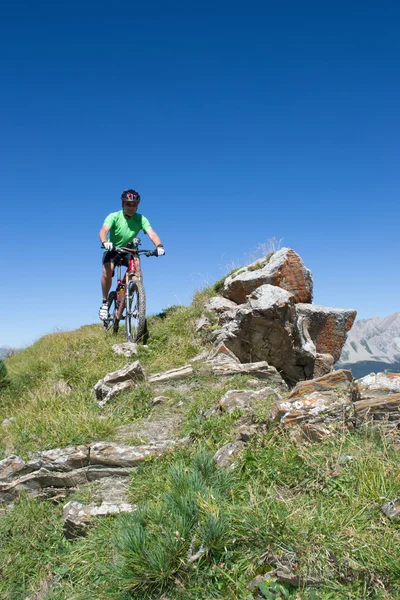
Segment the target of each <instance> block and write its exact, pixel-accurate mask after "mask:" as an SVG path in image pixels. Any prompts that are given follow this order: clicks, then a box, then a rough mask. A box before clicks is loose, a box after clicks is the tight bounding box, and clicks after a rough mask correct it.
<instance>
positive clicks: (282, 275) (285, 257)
mask: <svg viewBox="0 0 400 600" xmlns="http://www.w3.org/2000/svg"><path fill="white" fill-rule="evenodd" d="M266 283H267V284H271V285H274V286H277V287H280V288H282V289H284V290H286V291H288V292H290V293H291V294H293V298H294V301H295V302H311V301H312V294H313V282H312V274H311V271H310V270H309V269H307V268H306V267H305V266H304V264H303V261H302V260H301V258H300V256H299V255H298V254H296V252H294V250H291V249H290V248H281V250H278V251H277V252H274V254H272V256H270V257H269V258H268V259H267V258H265V259H260V260H258V261H256V262H254V263H253V264H251V265H249V266H247V267H245V268H244V269H240V271H239V272H238V273H234V274H233V275H231V276H230V277H227V278H226V279H225V282H224V288H223V295H224V296H225V297H226V298H228V299H229V300H232V301H233V302H236V303H243V302H245V301H246V297H247V296H248V295H249V294H251V293H252V292H253V291H254V290H255V289H256V288H258V287H260V286H262V285H264V284H266Z"/></svg>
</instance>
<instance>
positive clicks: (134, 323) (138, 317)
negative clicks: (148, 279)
mask: <svg viewBox="0 0 400 600" xmlns="http://www.w3.org/2000/svg"><path fill="white" fill-rule="evenodd" d="M125 320H126V338H127V340H128V342H140V340H141V339H142V338H143V335H144V333H145V330H146V294H145V291H144V285H143V283H142V282H141V281H139V280H136V281H130V282H129V284H128V292H127V298H126V317H125Z"/></svg>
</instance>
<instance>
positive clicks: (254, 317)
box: [213, 284, 356, 384]
mask: <svg viewBox="0 0 400 600" xmlns="http://www.w3.org/2000/svg"><path fill="white" fill-rule="evenodd" d="M355 315H356V311H354V310H345V309H335V308H325V307H321V306H315V305H313V304H304V303H299V304H296V302H295V296H294V295H293V294H291V293H290V292H288V291H286V290H284V289H281V288H280V287H276V286H273V285H270V284H264V285H261V286H260V287H258V288H257V289H256V290H254V291H253V292H252V293H251V294H250V295H249V296H248V298H247V302H245V303H244V304H240V305H238V306H237V307H236V308H235V309H230V310H229V311H227V312H225V313H223V315H222V316H221V317H220V320H221V322H222V323H223V325H222V327H221V328H220V329H218V330H216V331H215V332H213V340H214V341H215V342H217V343H221V342H223V343H224V344H225V346H226V347H227V348H228V349H229V350H231V351H232V352H233V353H234V354H235V355H236V356H237V357H238V359H239V360H240V362H242V363H253V362H259V361H267V362H268V364H269V365H271V366H273V367H275V368H276V369H277V370H278V371H280V372H281V373H282V375H283V377H284V378H285V379H286V380H287V382H288V383H292V384H293V383H296V382H297V381H302V380H304V379H311V378H313V377H315V376H316V375H317V376H322V375H325V374H326V373H329V372H330V371H332V369H333V365H334V363H335V362H336V360H338V358H339V356H340V352H341V349H342V346H343V344H344V342H345V340H346V335H347V331H348V330H349V329H350V327H351V325H352V323H353V321H354V318H355Z"/></svg>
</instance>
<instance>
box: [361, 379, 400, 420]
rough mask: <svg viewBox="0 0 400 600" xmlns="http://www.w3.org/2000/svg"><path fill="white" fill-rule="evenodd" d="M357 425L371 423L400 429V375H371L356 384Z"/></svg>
mask: <svg viewBox="0 0 400 600" xmlns="http://www.w3.org/2000/svg"><path fill="white" fill-rule="evenodd" d="M356 385H357V389H358V392H359V400H358V401H357V402H356V403H355V406H354V408H355V418H356V425H357V426H358V425H361V424H362V423H369V424H372V425H379V426H382V427H383V428H384V429H387V430H391V429H395V428H396V429H400V373H376V374H375V373H371V374H370V375H367V376H366V377H363V378H362V379H358V380H357V382H356Z"/></svg>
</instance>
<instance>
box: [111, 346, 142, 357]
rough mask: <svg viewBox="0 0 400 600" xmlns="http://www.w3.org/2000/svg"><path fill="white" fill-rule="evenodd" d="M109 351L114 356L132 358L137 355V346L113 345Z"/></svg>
mask: <svg viewBox="0 0 400 600" xmlns="http://www.w3.org/2000/svg"><path fill="white" fill-rule="evenodd" d="M111 350H112V351H113V352H115V354H122V355H123V356H127V357H130V356H134V355H135V354H137V344H135V343H134V342H124V343H123V344H114V345H113V346H112V347H111Z"/></svg>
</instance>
